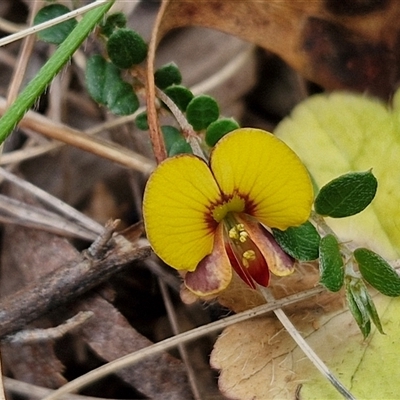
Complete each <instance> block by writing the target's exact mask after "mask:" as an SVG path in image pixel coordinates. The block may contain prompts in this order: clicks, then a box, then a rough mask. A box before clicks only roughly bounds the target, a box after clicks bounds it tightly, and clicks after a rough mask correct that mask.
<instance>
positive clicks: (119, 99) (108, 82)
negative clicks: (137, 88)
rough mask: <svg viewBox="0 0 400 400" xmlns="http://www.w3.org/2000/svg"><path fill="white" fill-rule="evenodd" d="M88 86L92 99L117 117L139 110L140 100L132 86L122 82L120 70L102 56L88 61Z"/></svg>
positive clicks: (96, 56) (93, 57)
mask: <svg viewBox="0 0 400 400" xmlns="http://www.w3.org/2000/svg"><path fill="white" fill-rule="evenodd" d="M86 85H87V88H88V92H89V94H90V95H91V96H92V98H93V99H94V100H95V101H97V102H98V103H100V104H103V105H105V106H107V107H108V108H109V109H110V111H111V112H112V113H113V114H115V115H129V114H133V113H134V112H135V111H136V110H137V109H138V108H139V100H138V98H137V96H136V93H135V92H134V91H133V89H132V86H131V85H130V84H129V83H127V82H124V81H123V80H122V78H121V76H120V70H119V69H118V68H117V67H116V66H115V65H113V64H111V63H110V62H108V61H106V60H105V59H104V58H103V57H102V56H100V55H94V56H92V57H90V58H89V59H88V62H87V65H86Z"/></svg>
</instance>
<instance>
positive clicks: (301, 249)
mask: <svg viewBox="0 0 400 400" xmlns="http://www.w3.org/2000/svg"><path fill="white" fill-rule="evenodd" d="M272 233H273V235H274V238H275V240H276V241H277V242H278V244H279V245H280V246H281V247H282V249H283V250H285V252H286V253H288V254H289V255H291V256H292V257H293V258H295V259H296V260H299V261H311V260H316V259H317V258H318V256H319V242H320V240H321V238H320V236H319V233H318V232H317V230H316V229H315V227H314V225H313V224H312V223H311V222H309V221H307V222H305V223H304V224H303V225H300V226H292V227H289V228H288V229H286V230H285V231H281V230H279V229H276V228H273V229H272Z"/></svg>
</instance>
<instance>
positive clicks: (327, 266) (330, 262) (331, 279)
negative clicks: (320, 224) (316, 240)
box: [319, 235, 344, 292]
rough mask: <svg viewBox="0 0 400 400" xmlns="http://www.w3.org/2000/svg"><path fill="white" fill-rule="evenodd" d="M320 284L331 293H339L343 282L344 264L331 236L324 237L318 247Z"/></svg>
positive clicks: (333, 237) (335, 242)
mask: <svg viewBox="0 0 400 400" xmlns="http://www.w3.org/2000/svg"><path fill="white" fill-rule="evenodd" d="M319 270H320V282H321V284H322V285H324V286H325V287H326V288H327V289H328V290H330V291H331V292H337V291H339V290H340V289H341V288H342V286H343V282H344V263H343V256H342V254H341V253H340V247H339V243H338V241H337V240H336V238H335V236H333V235H326V236H324V237H323V238H322V239H321V242H320V245H319Z"/></svg>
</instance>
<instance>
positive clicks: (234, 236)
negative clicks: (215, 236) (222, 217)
mask: <svg viewBox="0 0 400 400" xmlns="http://www.w3.org/2000/svg"><path fill="white" fill-rule="evenodd" d="M228 235H229V238H230V239H235V240H240V236H239V232H238V230H237V227H236V226H234V227H233V228H231V229H229V233H228Z"/></svg>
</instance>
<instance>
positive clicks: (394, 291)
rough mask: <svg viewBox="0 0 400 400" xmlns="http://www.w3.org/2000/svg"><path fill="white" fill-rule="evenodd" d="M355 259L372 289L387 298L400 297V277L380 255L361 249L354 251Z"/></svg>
mask: <svg viewBox="0 0 400 400" xmlns="http://www.w3.org/2000/svg"><path fill="white" fill-rule="evenodd" d="M354 258H355V259H356V261H357V263H358V268H359V270H360V272H361V275H362V277H363V278H364V279H365V280H366V281H367V282H368V283H369V284H370V285H371V286H372V287H374V288H375V289H376V290H378V291H379V292H381V293H383V294H384V295H386V296H390V297H397V296H400V276H399V275H398V274H397V272H396V271H395V270H394V269H393V268H392V267H391V266H390V265H389V264H388V263H387V261H386V260H384V259H383V258H382V257H381V256H380V255H379V254H376V253H374V252H373V251H372V250H369V249H365V248H360V249H356V250H355V251H354Z"/></svg>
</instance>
